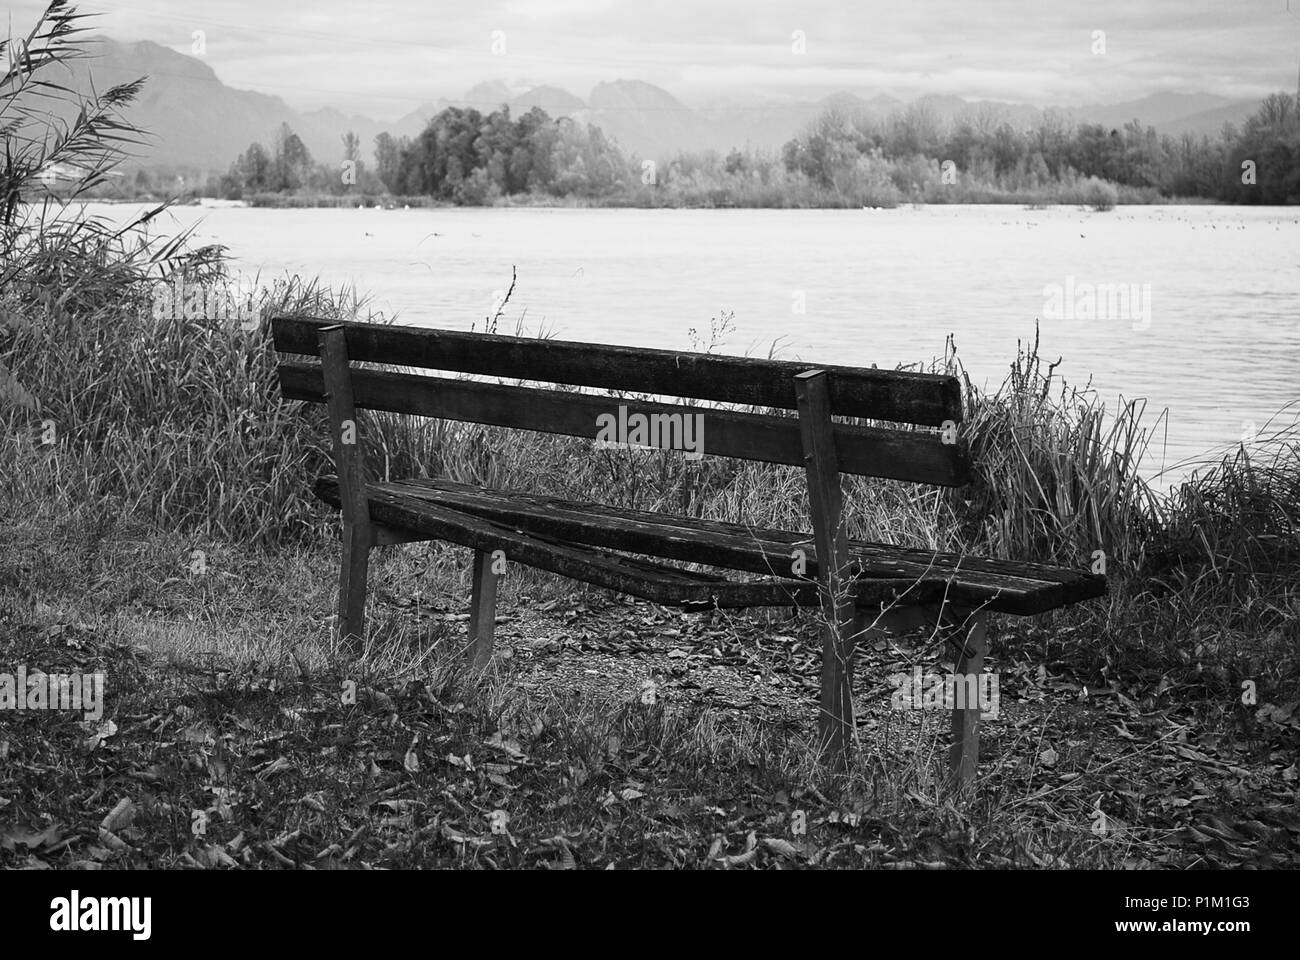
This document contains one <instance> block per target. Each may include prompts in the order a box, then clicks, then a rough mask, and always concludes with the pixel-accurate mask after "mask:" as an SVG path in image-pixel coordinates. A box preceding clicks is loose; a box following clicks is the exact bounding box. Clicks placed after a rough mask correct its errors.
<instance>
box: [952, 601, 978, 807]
mask: <svg viewBox="0 0 1300 960" xmlns="http://www.w3.org/2000/svg"><path fill="white" fill-rule="evenodd" d="M945 616H946V617H947V618H950V629H952V630H954V631H956V632H957V633H958V634H959V637H960V639H962V640H963V641H964V649H963V652H962V654H961V655H960V656H958V657H957V664H956V667H955V669H954V670H953V672H954V673H955V674H956V675H957V677H958V682H961V680H962V679H963V678H965V677H966V676H968V675H969V676H974V677H978V676H979V675H980V674H981V673H983V671H984V655H985V654H986V653H987V652H988V632H987V620H988V617H987V615H985V614H984V613H978V612H973V611H970V610H961V609H955V610H952V611H950V612H949V613H948V614H946V615H945ZM964 690H965V692H966V694H967V698H968V697H969V693H970V691H969V687H968V686H967V687H964ZM963 707H964V709H960V710H959V709H956V707H955V705H954V709H953V711H952V745H951V746H950V747H949V748H948V770H949V776H950V780H951V783H952V785H953V786H954V787H955V788H956V789H957V790H958V791H963V790H966V789H968V788H969V787H970V786H971V784H972V783H973V782H974V780H975V774H976V772H977V770H978V768H979V758H980V706H979V705H978V704H977V705H976V706H974V707H972V706H971V705H970V703H969V699H967V702H966V703H964V704H963Z"/></svg>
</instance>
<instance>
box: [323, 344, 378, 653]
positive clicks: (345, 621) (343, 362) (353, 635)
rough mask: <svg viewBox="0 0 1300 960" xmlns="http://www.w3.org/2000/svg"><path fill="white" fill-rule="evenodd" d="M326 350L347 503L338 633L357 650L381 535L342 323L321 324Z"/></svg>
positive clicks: (336, 447)
mask: <svg viewBox="0 0 1300 960" xmlns="http://www.w3.org/2000/svg"><path fill="white" fill-rule="evenodd" d="M320 355H321V367H322V368H323V373H324V376H325V395H326V401H327V403H328V405H329V414H330V436H331V437H332V438H333V441H334V466H335V469H336V470H337V471H338V477H339V499H340V500H341V501H342V506H343V562H342V565H341V569H340V571H339V603H338V629H337V633H336V636H337V638H338V642H339V643H340V644H342V645H343V646H345V647H347V648H348V650H349V651H350V652H351V653H353V654H357V653H360V651H361V646H362V642H363V640H364V638H365V634H366V574H367V572H368V571H369V567H370V548H371V547H372V546H373V545H374V540H375V534H374V529H373V528H372V526H371V524H370V507H369V505H368V503H367V502H366V489H365V482H364V479H363V477H362V472H361V448H360V440H361V438H360V435H359V429H358V426H357V411H356V405H355V404H354V402H353V398H352V377H351V374H350V373H349V372H348V347H347V340H346V337H345V335H344V332H343V327H342V326H338V325H335V326H329V327H322V328H321V330H320Z"/></svg>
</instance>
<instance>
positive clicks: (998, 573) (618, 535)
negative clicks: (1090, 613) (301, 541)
mask: <svg viewBox="0 0 1300 960" xmlns="http://www.w3.org/2000/svg"><path fill="white" fill-rule="evenodd" d="M315 493H316V496H317V497H318V498H319V499H321V500H322V501H324V502H325V503H327V504H329V505H331V506H333V507H335V508H341V506H342V500H341V497H340V493H339V485H338V480H337V479H336V478H334V477H323V478H321V480H319V481H318V482H317V483H316V486H315ZM366 497H367V501H368V503H369V505H370V512H371V516H372V517H373V518H374V519H375V520H377V521H379V522H381V523H383V524H385V525H387V526H389V527H393V528H396V529H401V530H406V531H415V532H418V533H420V534H425V535H427V538H428V539H441V540H448V541H450V542H452V543H457V544H460V545H461V546H466V547H472V548H474V549H476V550H497V549H500V550H504V551H505V553H506V555H507V556H508V557H510V558H511V559H517V560H520V561H522V562H525V563H528V564H529V565H530V566H537V567H540V568H541V569H545V570H549V571H550V572H552V573H559V574H563V575H564V576H569V577H572V578H574V579H577V580H581V581H583V582H585V583H591V584H594V585H596V586H601V587H606V588H608V589H612V590H617V591H619V592H623V593H628V594H631V595H632V596H637V597H641V598H642V599H645V600H651V601H653V602H655V603H661V604H665V605H668V606H680V607H683V608H685V609H700V608H707V607H713V606H717V607H729V608H735V607H756V606H797V607H815V606H817V604H818V602H819V600H818V587H817V575H818V572H819V567H818V564H817V551H816V547H815V546H814V544H813V542H812V541H813V537H812V534H802V533H792V532H789V531H785V530H775V529H770V528H758V527H746V526H744V525H741V524H735V523H724V522H722V521H717V520H700V519H696V518H692V517H679V516H671V515H667V514H660V513H651V512H648V511H643V510H631V509H621V508H616V507H609V506H604V505H601V504H594V503H586V502H581V501H574V500H564V499H561V498H558V497H548V496H539V495H537V494H532V493H524V492H521V491H509V490H496V489H491V488H487V487H479V486H473V485H470V484H464V483H456V482H453V481H450V480H444V479H415V480H400V481H395V482H389V483H371V484H367V485H366ZM796 549H798V550H802V551H804V554H805V564H806V569H805V576H804V578H798V577H793V576H791V575H790V574H789V572H788V571H790V569H791V563H792V561H791V554H792V552H793V551H794V550H796ZM849 549H850V556H851V558H852V572H853V581H852V586H851V592H852V594H853V597H854V600H855V605H856V606H858V607H859V608H869V607H871V606H878V605H879V604H881V603H893V604H896V605H900V606H907V605H922V604H930V603H934V602H936V601H941V600H946V601H948V602H950V603H953V604H956V605H959V606H962V607H970V608H979V609H983V610H986V611H988V612H994V613H1010V614H1018V615H1022V616H1023V615H1032V614H1037V613H1042V612H1044V611H1046V610H1052V609H1055V608H1057V607H1062V606H1066V605H1068V604H1073V603H1078V602H1080V601H1083V600H1089V599H1092V598H1095V597H1100V596H1103V595H1104V594H1105V592H1106V580H1105V578H1104V577H1101V576H1096V575H1093V574H1090V573H1086V572H1081V571H1078V570H1074V569H1071V568H1067V567H1054V566H1049V565H1045V564H1037V563H1027V562H1013V561H1007V560H994V559H986V558H976V557H970V556H961V555H958V554H947V553H934V552H931V551H928V550H917V549H909V548H904V547H898V546H894V545H891V544H883V543H872V542H870V541H866V540H850V541H849ZM614 551H618V552H614ZM641 551H644V552H645V553H646V554H648V555H649V556H653V557H662V558H666V559H671V560H679V561H684V562H690V563H698V564H704V565H707V566H712V567H721V568H724V569H729V570H738V571H745V572H748V573H751V574H757V575H759V579H754V580H728V579H726V578H724V577H719V576H716V575H712V574H707V573H699V572H695V571H689V570H684V569H682V568H680V567H674V566H670V565H667V564H661V563H655V562H652V561H649V560H646V559H643V558H640V557H633V556H627V555H626V554H628V553H632V554H636V553H640V552H641ZM780 574H785V575H784V576H782V575H780Z"/></svg>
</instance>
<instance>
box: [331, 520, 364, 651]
mask: <svg viewBox="0 0 1300 960" xmlns="http://www.w3.org/2000/svg"><path fill="white" fill-rule="evenodd" d="M370 545H371V535H370V528H369V527H368V526H363V525H361V524H356V523H345V524H344V525H343V564H342V568H341V569H340V571H339V616H338V637H339V642H340V643H341V644H343V645H344V646H345V647H347V648H348V649H349V650H350V651H351V652H352V653H353V654H359V653H360V652H361V647H362V644H363V641H364V638H365V635H366V574H367V573H368V572H369V569H370Z"/></svg>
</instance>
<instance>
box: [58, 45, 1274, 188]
mask: <svg viewBox="0 0 1300 960" xmlns="http://www.w3.org/2000/svg"><path fill="white" fill-rule="evenodd" d="M97 39H98V41H99V42H98V43H97V44H96V47H95V56H94V57H93V58H87V59H84V60H78V61H73V65H72V70H73V82H72V83H71V84H70V86H72V87H73V88H74V89H78V90H81V91H87V90H89V89H90V88H91V77H92V76H93V78H94V79H93V82H94V88H95V89H97V90H100V91H102V90H104V89H106V88H107V87H108V86H111V85H113V84H117V83H124V82H127V81H129V80H133V79H135V78H137V77H141V76H147V77H148V78H149V81H148V82H147V83H146V84H145V87H144V90H143V91H142V93H141V95H140V97H139V99H138V100H137V102H136V103H135V104H133V105H132V106H131V107H129V108H128V110H127V112H126V117H127V119H128V120H130V121H131V122H133V123H135V124H136V125H137V126H139V127H140V128H142V129H144V130H146V131H149V133H150V134H151V137H150V140H149V143H148V144H147V145H146V146H144V147H142V148H139V149H137V150H136V154H137V156H138V160H137V161H136V162H137V164H138V165H140V166H148V167H155V168H180V167H188V168H195V169H198V170H201V171H207V172H224V171H225V170H226V169H227V168H228V167H229V165H230V163H231V162H232V161H233V160H234V159H235V158H236V157H237V156H238V155H239V154H240V153H242V152H243V151H244V150H245V149H246V148H247V147H248V145H249V144H250V143H251V142H253V141H255V140H256V141H260V142H261V143H263V144H265V145H267V146H268V147H269V145H270V144H271V143H272V142H273V140H274V135H275V132H276V130H277V129H278V128H279V126H280V124H281V123H287V124H288V125H289V126H290V127H291V128H292V129H293V131H294V132H295V133H297V134H298V136H299V137H300V138H301V139H302V141H303V143H304V144H306V146H307V148H308V149H309V150H310V151H311V153H312V155H313V156H314V157H315V158H316V159H317V160H320V161H331V160H334V159H340V160H341V159H342V155H343V148H342V136H343V134H344V133H345V132H347V131H349V130H351V131H353V132H355V133H356V134H357V135H358V136H359V137H360V139H361V143H362V144H363V145H364V146H365V147H367V148H369V147H372V145H373V143H374V138H375V136H376V135H377V134H379V133H381V132H384V131H387V132H388V133H390V134H392V135H393V136H395V137H402V136H409V137H414V136H415V135H417V134H418V133H419V132H420V131H421V130H422V129H424V126H425V124H426V123H427V121H428V120H429V118H430V117H433V116H434V115H436V114H437V113H438V112H439V111H441V110H443V109H446V108H447V107H451V106H462V107H464V106H472V107H475V108H477V109H479V110H481V111H483V112H487V111H489V110H492V109H495V108H497V107H498V106H500V105H502V104H505V105H506V106H508V107H510V110H511V113H512V115H517V114H519V113H522V112H526V111H527V110H529V109H531V108H532V107H534V106H538V107H541V108H542V109H543V110H545V111H546V112H547V113H548V114H550V115H551V116H554V117H561V116H564V117H572V118H574V119H576V120H579V121H582V122H585V123H591V124H595V125H597V126H599V127H600V128H601V129H602V130H603V131H604V132H605V133H606V134H607V135H608V136H610V137H611V138H613V139H614V140H616V141H617V142H618V143H619V145H620V146H621V147H622V148H623V150H624V151H625V152H627V153H636V154H638V155H639V156H641V157H643V158H655V159H662V158H664V157H666V156H669V155H672V154H674V153H677V152H679V151H682V150H702V149H715V150H723V151H725V150H728V149H730V148H732V147H746V146H748V147H751V148H758V149H766V150H772V149H779V148H780V147H781V145H782V144H784V143H785V142H786V141H788V140H790V139H791V138H792V137H794V136H795V135H796V134H798V133H799V132H800V130H801V129H802V128H803V127H804V126H805V125H806V124H808V123H809V122H810V121H811V120H813V119H815V118H816V117H817V116H819V115H820V114H821V113H822V112H823V111H825V110H827V109H828V108H835V109H838V110H840V111H842V112H844V113H847V114H861V115H866V116H873V117H885V116H887V115H889V114H890V113H892V112H894V111H896V110H900V109H903V108H905V107H906V106H907V102H906V101H903V100H898V99H895V98H893V97H890V96H887V95H884V94H875V95H873V96H869V97H862V96H859V95H858V94H856V93H852V92H847V91H845V92H840V93H835V94H832V95H830V96H826V97H821V98H817V99H807V100H789V101H771V100H769V101H763V102H748V103H746V102H734V101H733V102H715V103H711V104H703V105H698V106H694V107H692V106H687V105H686V104H684V103H682V102H681V101H680V100H678V99H677V98H676V97H674V96H673V95H672V94H671V93H669V92H668V91H667V90H664V89H663V88H661V87H657V86H654V85H652V84H649V83H644V82H642V81H639V80H613V81H609V82H604V83H598V84H597V85H596V86H595V88H594V89H592V90H591V92H590V93H589V94H588V95H587V97H586V98H585V99H583V98H581V97H578V96H576V95H574V94H573V93H571V92H569V91H567V90H562V89H560V88H558V87H553V86H533V87H529V88H525V89H518V88H516V87H512V86H510V85H509V84H507V83H505V82H503V81H500V80H493V81H488V82H484V83H480V84H477V85H475V86H473V87H471V88H470V89H469V90H468V91H466V93H465V95H464V96H463V97H462V98H460V99H457V100H450V99H446V98H442V99H437V100H431V101H427V102H424V103H422V104H420V106H418V107H416V108H415V109H414V110H412V111H410V112H409V113H407V114H406V115H405V116H402V117H400V118H399V119H398V120H396V121H393V122H383V121H379V120H375V119H372V118H370V117H365V116H360V115H355V114H354V115H346V114H344V113H342V112H340V111H338V110H334V109H331V108H328V107H326V108H322V109H317V110H309V111H300V110H296V109H294V108H293V107H291V106H290V105H289V104H288V103H286V102H285V101H284V100H283V99H281V98H280V97H277V96H272V95H269V94H264V93H257V92H254V91H251V90H239V89H235V88H233V87H228V86H226V85H225V84H224V83H222V81H221V79H220V78H219V77H218V76H217V74H216V73H215V71H213V69H212V68H211V67H210V66H208V64H206V63H204V62H203V61H202V60H201V59H199V58H197V57H192V56H187V55H185V54H182V53H177V52H176V51H174V50H172V49H170V48H168V47H164V46H161V45H159V44H156V43H153V42H150V41H147V40H143V41H137V42H133V43H123V42H119V41H116V40H113V39H110V38H106V37H100V38H97ZM916 102H918V103H924V104H926V105H928V106H929V108H930V109H932V110H933V111H934V113H935V114H936V115H937V116H938V117H939V118H940V119H942V120H945V121H946V120H950V119H952V118H953V117H956V116H960V115H962V114H964V113H967V112H972V111H979V110H981V109H984V110H993V111H996V112H997V114H998V115H999V116H1001V117H1004V118H1006V119H1007V120H1008V121H1009V122H1011V123H1013V124H1014V125H1017V126H1021V127H1025V126H1029V125H1031V124H1033V123H1034V122H1036V121H1037V120H1038V119H1039V118H1041V116H1042V114H1043V110H1042V109H1040V108H1038V107H1035V106H1031V105H1028V104H1017V103H1001V102H993V101H967V100H965V99H962V98H961V97H955V96H929V97H922V98H920V99H919V100H918V101H916ZM1257 105H1258V103H1257V101H1253V100H1232V99H1230V98H1227V97H1221V96H1216V95H1214V94H1207V93H1197V94H1178V93H1157V94H1153V95H1151V96H1148V97H1143V98H1142V99H1139V100H1131V101H1128V102H1125V103H1117V104H1095V105H1090V106H1083V107H1076V108H1067V109H1065V110H1064V111H1063V112H1064V113H1065V114H1066V115H1067V116H1068V117H1069V118H1070V119H1071V120H1073V121H1075V122H1087V123H1101V124H1105V125H1107V126H1112V127H1119V126H1122V125H1123V124H1124V123H1127V122H1128V121H1130V120H1134V119H1136V120H1137V121H1138V122H1139V123H1140V124H1142V125H1143V126H1144V127H1145V126H1153V127H1155V128H1156V130H1157V131H1158V132H1160V133H1168V134H1172V135H1179V134H1182V133H1184V132H1190V133H1193V134H1198V135H1199V134H1202V133H1205V134H1211V135H1213V134H1216V133H1218V132H1219V130H1220V129H1222V127H1223V125H1224V124H1225V123H1229V122H1230V123H1235V124H1240V123H1241V122H1242V121H1244V119H1245V118H1246V117H1247V116H1249V115H1250V113H1251V112H1252V111H1253V110H1254V109H1255V108H1256V106H1257Z"/></svg>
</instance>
